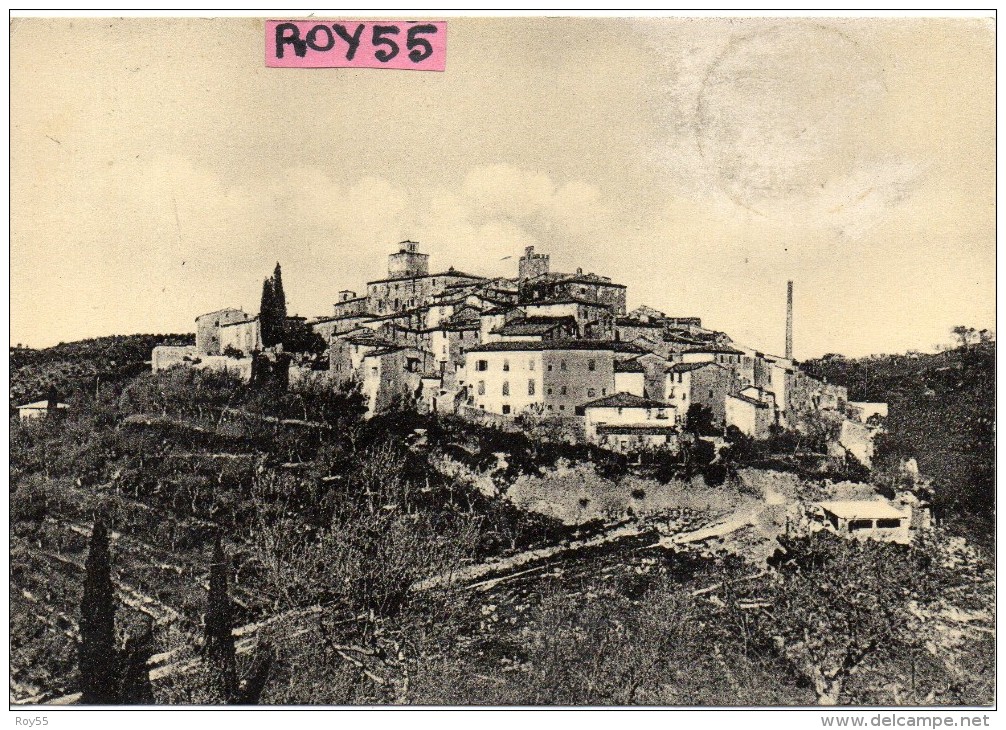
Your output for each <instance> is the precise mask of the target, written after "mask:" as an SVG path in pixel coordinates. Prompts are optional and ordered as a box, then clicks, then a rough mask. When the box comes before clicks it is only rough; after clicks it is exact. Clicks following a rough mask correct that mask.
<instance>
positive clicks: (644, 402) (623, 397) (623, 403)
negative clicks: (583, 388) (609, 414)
mask: <svg viewBox="0 0 1006 730" xmlns="http://www.w3.org/2000/svg"><path fill="white" fill-rule="evenodd" d="M580 407H581V408H673V407H674V406H672V405H670V404H669V403H664V402H662V401H659V400H651V399H649V398H641V397H639V396H638V395H633V394H632V393H615V394H614V395H609V396H607V397H605V398H598V399H597V400H592V401H590V402H589V403H584V404H583V405H582V406H580Z"/></svg>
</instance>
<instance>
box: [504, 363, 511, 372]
mask: <svg viewBox="0 0 1006 730" xmlns="http://www.w3.org/2000/svg"><path fill="white" fill-rule="evenodd" d="M503 372H505V373H506V372H510V361H509V360H504V361H503Z"/></svg>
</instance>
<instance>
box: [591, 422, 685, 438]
mask: <svg viewBox="0 0 1006 730" xmlns="http://www.w3.org/2000/svg"><path fill="white" fill-rule="evenodd" d="M677 432H678V429H677V427H676V426H654V425H642V424H640V425H638V426H636V425H631V424H626V425H619V426H608V425H598V427H597V433H598V434H600V435H601V436H607V435H609V434H610V435H612V436H619V435H622V436H669V435H671V434H674V433H677Z"/></svg>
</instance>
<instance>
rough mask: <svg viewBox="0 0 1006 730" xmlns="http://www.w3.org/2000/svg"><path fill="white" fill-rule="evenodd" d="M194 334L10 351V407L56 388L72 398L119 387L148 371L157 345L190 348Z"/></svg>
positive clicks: (120, 337)
mask: <svg viewBox="0 0 1006 730" xmlns="http://www.w3.org/2000/svg"><path fill="white" fill-rule="evenodd" d="M194 343H195V337H194V335H191V334H188V335H115V336H112V337H99V338H97V339H90V340H80V341H79V342H61V343H59V344H58V345H55V346H53V347H46V348H43V349H39V350H35V349H32V348H28V347H16V348H15V347H12V348H11V350H10V405H11V407H12V408H13V407H14V406H17V405H20V404H22V403H29V402H31V401H35V400H41V399H42V398H45V397H46V396H47V395H48V394H49V392H50V391H51V390H54V391H55V393H56V395H57V396H58V397H59V398H61V399H63V400H68V399H70V398H71V397H73V396H74V395H75V394H77V393H79V392H89V393H92V394H93V393H94V392H95V390H96V389H97V388H98V387H99V386H100V385H101V384H119V383H123V382H126V381H128V380H130V379H132V378H134V377H135V376H136V375H138V374H139V373H141V372H143V371H145V370H148V369H149V365H148V364H147V363H148V361H149V360H150V351H151V350H152V349H153V348H154V347H156V346H157V345H191V344H194Z"/></svg>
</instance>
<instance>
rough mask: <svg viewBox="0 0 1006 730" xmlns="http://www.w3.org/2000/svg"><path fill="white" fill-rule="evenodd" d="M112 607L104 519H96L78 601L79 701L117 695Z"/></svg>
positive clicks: (111, 700)
mask: <svg viewBox="0 0 1006 730" xmlns="http://www.w3.org/2000/svg"><path fill="white" fill-rule="evenodd" d="M115 608H116V606H115V589H114V588H113V586H112V559H111V555H110V552H109V547H108V532H107V530H106V529H105V524H104V522H102V521H101V519H96V520H95V521H94V528H93V529H92V530H91V544H90V546H89V548H88V552H87V561H86V562H85V564H84V595H83V597H82V598H81V601H80V643H79V644H78V647H79V650H78V656H79V662H80V681H81V699H80V701H81V704H85V705H111V704H115V703H116V702H117V701H118V699H119V697H118V691H117V689H118V686H119V683H118V681H117V680H118V676H117V675H118V669H119V666H118V665H119V657H118V655H117V652H116V650H115Z"/></svg>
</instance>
